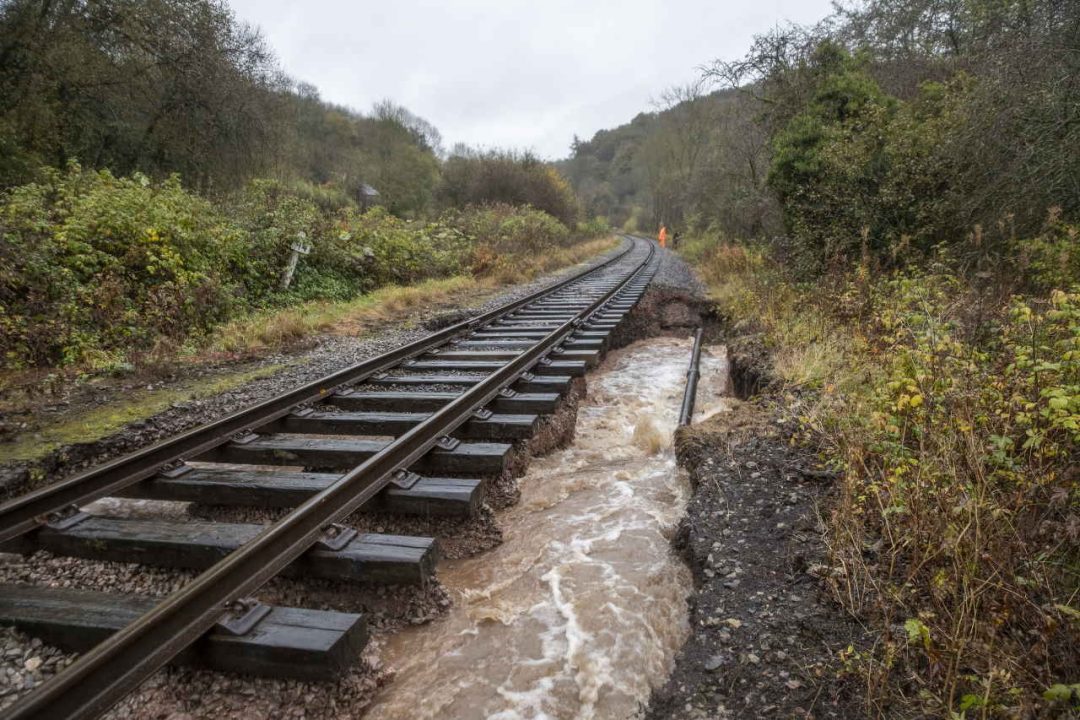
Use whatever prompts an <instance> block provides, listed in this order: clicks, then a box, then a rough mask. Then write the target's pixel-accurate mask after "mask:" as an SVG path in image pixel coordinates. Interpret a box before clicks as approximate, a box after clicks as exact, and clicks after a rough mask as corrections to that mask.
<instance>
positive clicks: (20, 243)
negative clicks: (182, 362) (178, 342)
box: [0, 164, 247, 367]
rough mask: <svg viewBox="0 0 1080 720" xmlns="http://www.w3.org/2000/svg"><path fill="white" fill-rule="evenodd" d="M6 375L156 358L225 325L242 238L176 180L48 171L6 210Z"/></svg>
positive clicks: (0, 300) (2, 322)
mask: <svg viewBox="0 0 1080 720" xmlns="http://www.w3.org/2000/svg"><path fill="white" fill-rule="evenodd" d="M0 235H2V236H3V237H2V241H0V259H2V263H0V346H2V347H3V348H4V358H3V362H4V365H6V366H8V367H13V366H14V367H18V366H22V365H50V364H63V363H72V362H77V361H85V360H88V359H89V360H93V359H95V358H96V359H97V360H100V361H102V362H106V363H107V362H109V356H110V354H111V353H114V352H115V351H118V350H121V349H126V348H139V349H148V348H149V347H150V346H152V345H153V343H154V342H155V340H156V339H157V338H158V337H161V336H164V337H177V336H182V335H184V334H187V333H190V332H193V331H199V330H205V329H207V328H209V327H210V326H211V325H213V324H214V323H215V322H218V321H220V320H221V319H223V318H224V317H226V316H227V315H228V314H229V313H230V311H231V310H232V308H233V306H234V305H235V303H236V301H237V293H238V292H239V291H240V288H239V287H238V285H237V282H236V277H235V275H234V270H235V269H236V268H238V267H241V266H242V265H243V264H244V262H245V256H246V250H247V246H246V243H245V240H244V237H243V235H242V233H240V232H239V231H238V230H237V229H236V228H235V227H234V226H233V225H232V224H231V223H230V222H228V221H227V220H226V219H225V218H224V217H223V216H222V215H221V213H220V212H218V211H217V210H216V209H215V208H214V206H213V205H211V204H210V203H208V202H207V201H205V200H202V199H200V198H198V197H195V196H193V195H191V194H189V193H187V192H186V191H184V189H183V188H182V187H181V186H180V182H179V180H178V179H177V178H176V177H172V178H170V179H168V180H166V181H164V182H161V183H152V182H151V181H150V180H148V179H147V178H145V177H143V176H141V175H137V174H136V175H133V176H131V177H129V178H115V177H113V176H112V175H110V174H109V173H108V172H107V171H101V172H96V173H94V172H82V170H81V169H80V168H79V166H78V165H75V164H72V165H71V166H69V167H68V168H67V170H65V171H60V170H43V171H42V179H41V181H40V182H36V183H32V184H30V185H25V186H22V187H18V188H15V189H13V190H11V191H10V192H9V193H8V194H7V195H6V196H5V197H4V201H3V204H2V207H0Z"/></svg>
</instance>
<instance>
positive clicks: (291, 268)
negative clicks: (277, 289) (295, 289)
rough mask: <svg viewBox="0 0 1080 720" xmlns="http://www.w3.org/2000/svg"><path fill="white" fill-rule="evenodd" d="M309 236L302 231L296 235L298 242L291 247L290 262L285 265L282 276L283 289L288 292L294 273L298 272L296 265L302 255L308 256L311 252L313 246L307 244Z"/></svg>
mask: <svg viewBox="0 0 1080 720" xmlns="http://www.w3.org/2000/svg"><path fill="white" fill-rule="evenodd" d="M306 240H307V234H306V233H305V232H304V231H303V230H301V231H300V232H298V233H297V234H296V241H295V242H293V244H292V245H290V246H289V250H290V251H291V252H290V253H289V262H287V263H286V264H285V272H283V273H282V274H281V289H282V290H288V289H289V285H290V284H291V283H292V279H293V273H295V272H296V263H298V262H299V261H300V256H301V255H307V254H308V253H310V252H311V245H309V244H308V243H307V242H306Z"/></svg>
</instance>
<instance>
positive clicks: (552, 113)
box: [232, 0, 830, 158]
mask: <svg viewBox="0 0 1080 720" xmlns="http://www.w3.org/2000/svg"><path fill="white" fill-rule="evenodd" d="M232 6H233V8H234V10H235V11H236V14H237V16H238V17H239V18H240V19H242V20H245V21H247V22H250V23H252V24H254V25H257V26H258V27H260V28H261V29H262V31H263V33H264V35H265V36H266V38H267V40H268V41H269V43H270V45H271V46H272V47H273V48H274V50H275V52H276V53H277V55H278V57H279V58H280V60H281V64H282V65H283V67H284V68H285V70H286V71H287V72H288V73H289V74H290V75H292V76H293V77H296V78H297V79H300V80H303V81H305V82H309V83H311V84H313V85H315V86H316V87H318V88H319V91H320V93H321V94H322V96H323V97H324V98H326V99H327V100H330V101H331V102H335V103H339V104H342V105H347V106H350V107H354V108H357V109H360V110H366V109H368V108H370V107H371V105H372V103H374V102H376V101H378V100H380V99H383V98H391V99H393V100H394V101H396V102H398V103H401V104H403V105H405V106H406V107H408V108H409V109H410V110H412V111H413V112H415V113H416V114H418V115H421V116H423V117H425V118H426V119H428V120H429V121H431V122H432V123H434V124H435V125H436V126H437V127H438V128H439V130H440V131H441V132H442V134H443V137H444V138H445V140H446V144H447V146H448V147H449V146H451V145H452V144H454V143H456V142H466V143H469V144H471V145H482V146H487V147H493V146H500V147H501V146H515V147H522V148H525V147H527V148H532V149H534V150H536V151H537V152H539V153H540V154H541V155H543V156H545V157H549V158H556V157H562V156H565V155H566V153H567V151H568V148H569V145H570V141H571V139H572V137H573V136H574V135H575V134H577V135H579V136H582V137H589V136H591V135H592V134H593V133H594V132H596V131H597V130H598V129H600V128H604V127H610V126H613V125H617V124H619V123H622V122H626V121H627V120H629V119H630V118H632V117H633V116H634V115H635V114H637V113H638V112H640V111H642V110H647V109H649V103H650V100H651V98H653V97H656V96H658V95H659V94H660V92H661V91H662V90H663V89H664V88H665V87H668V86H671V85H674V84H678V83H682V82H686V81H688V80H691V79H693V78H694V76H695V74H696V70H695V68H696V67H697V66H698V65H701V64H702V63H705V62H708V61H709V60H712V59H714V58H717V57H729V58H730V57H737V56H738V55H740V54H741V53H742V52H743V51H745V50H746V48H747V47H748V46H749V43H750V40H751V37H752V36H753V34H754V33H757V32H762V31H765V30H768V29H769V28H770V27H772V26H773V25H774V24H776V23H781V22H784V21H787V20H791V21H795V22H807V23H808V22H814V21H816V20H818V19H820V18H822V17H824V16H825V15H826V14H827V13H828V12H829V9H830V0H772V2H767V1H765V2H745V3H732V2H706V1H703V0H672V1H669V2H663V1H661V0H625V1H623V2H614V1H612V0H600V1H597V2H586V1H585V0H576V1H575V0H548V1H547V2H521V1H519V0H458V1H455V2H431V1H430V0H397V1H391V2H385V0H383V1H380V2H370V1H369V0H364V1H362V2H346V1H344V0H321V1H319V2H303V3H298V2H295V0H289V1H287V0H232Z"/></svg>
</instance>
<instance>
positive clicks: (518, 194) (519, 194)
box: [438, 150, 580, 227]
mask: <svg viewBox="0 0 1080 720" xmlns="http://www.w3.org/2000/svg"><path fill="white" fill-rule="evenodd" d="M438 197H439V199H440V201H441V202H442V204H443V206H444V207H451V208H462V207H466V206H469V205H490V204H503V205H517V206H522V205H530V206H532V207H534V208H536V209H537V210H542V211H544V212H545V213H547V214H548V215H551V216H552V217H554V218H555V219H557V220H558V221H559V222H561V223H563V224H564V225H566V226H567V227H574V223H575V222H577V219H578V216H579V215H580V209H579V207H578V201H577V198H576V197H575V195H574V192H573V190H572V189H571V188H570V185H569V184H568V183H567V182H566V180H565V179H563V177H562V176H561V175H560V174H559V173H558V171H556V170H555V169H554V168H553V167H551V166H550V165H548V164H547V163H545V162H543V161H541V160H540V159H538V158H536V157H534V156H532V155H530V154H529V153H524V154H519V153H514V152H507V151H488V152H478V151H471V150H461V151H459V152H457V153H455V154H454V155H452V156H451V157H450V158H448V159H447V161H446V163H445V164H444V166H443V171H442V180H441V182H440V185H439V188H438Z"/></svg>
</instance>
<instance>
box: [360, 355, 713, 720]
mask: <svg viewBox="0 0 1080 720" xmlns="http://www.w3.org/2000/svg"><path fill="white" fill-rule="evenodd" d="M690 348H691V342H690V340H689V339H673V338H655V339H651V340H643V341H640V342H638V343H635V344H634V345H631V346H630V347H627V348H624V349H622V350H618V351H615V352H613V353H610V354H609V355H608V356H607V358H606V359H605V361H604V364H603V365H602V366H601V367H600V368H599V369H598V370H597V371H594V372H593V373H591V374H590V375H589V378H588V384H589V396H588V398H587V399H586V400H585V401H584V402H583V403H582V406H581V409H580V412H579V415H578V421H577V440H576V441H575V442H574V445H573V446H572V447H570V448H568V449H566V450H563V451H559V452H556V453H553V454H551V455H549V456H547V457H544V458H540V459H537V460H535V461H534V462H533V464H532V465H531V467H530V469H529V472H528V474H527V475H526V476H525V477H524V478H522V480H521V502H520V503H519V504H518V505H516V506H514V507H513V508H510V509H509V510H507V511H506V512H504V513H502V514H500V522H501V524H502V525H503V527H504V528H505V542H504V543H503V544H502V545H501V546H499V547H498V548H496V549H494V550H492V551H491V552H488V553H485V554H483V555H482V556H480V557H476V558H471V559H468V560H463V561H456V562H446V563H443V564H442V565H440V571H439V576H440V579H441V580H442V582H443V584H444V585H445V586H446V587H447V589H448V590H449V591H450V592H451V594H452V595H453V597H454V600H455V604H454V607H453V608H452V609H451V611H450V613H449V615H448V616H447V617H445V618H442V619H440V620H438V621H436V622H434V623H431V624H429V625H426V626H421V627H417V628H411V629H409V630H408V631H405V632H402V633H399V634H397V635H395V636H393V637H392V638H390V639H389V641H388V643H387V645H386V646H385V647H384V648H383V653H382V654H383V658H384V661H385V662H386V663H387V664H388V666H389V667H390V668H392V669H393V670H394V672H395V677H394V681H393V682H392V683H391V684H390V685H389V686H388V687H387V688H386V690H385V691H384V692H382V693H381V694H380V695H379V696H378V697H377V698H376V702H375V704H374V705H373V706H372V707H371V709H370V710H369V712H368V714H367V715H366V717H367V718H380V719H381V718H434V717H439V718H499V719H502V720H511V719H517V718H522V719H524V718H629V717H633V716H635V715H636V714H637V713H638V711H639V710H640V709H641V707H642V705H643V704H644V703H645V702H646V701H647V699H648V697H649V693H650V691H651V690H652V688H653V687H655V686H657V685H659V684H661V683H662V682H663V680H664V679H665V677H666V676H667V674H668V672H669V671H670V669H671V665H672V663H673V661H674V656H675V653H676V651H677V650H678V648H679V646H680V645H681V643H682V642H683V639H684V638H685V636H686V634H687V631H688V628H687V613H686V602H685V600H686V597H687V594H688V593H689V591H690V589H691V578H690V573H689V571H688V570H687V569H686V567H685V566H684V565H683V564H682V562H681V561H680V560H679V559H678V558H677V557H676V556H675V555H674V554H673V552H672V550H671V544H670V539H671V536H672V534H673V533H674V531H675V529H676V527H677V525H678V521H679V518H680V517H681V516H682V514H683V510H684V508H685V506H686V502H687V498H688V496H689V487H688V484H687V482H686V480H685V478H684V477H683V476H682V475H681V473H679V472H677V470H676V467H675V457H674V453H673V451H672V447H671V437H672V433H673V432H674V429H675V424H676V422H677V416H678V410H679V403H680V400H681V398H682V392H683V387H684V382H685V373H686V364H687V362H688V360H689V355H690ZM701 362H702V380H701V384H700V386H699V390H698V406H697V408H698V412H697V415H698V416H699V417H701V416H705V415H708V414H711V413H714V412H717V411H720V410H722V409H723V407H724V402H725V401H724V395H725V392H726V390H727V387H726V384H727V377H728V372H727V365H726V356H725V353H724V351H723V349H722V348H719V347H717V348H706V349H705V350H704V352H703V353H702V360H701Z"/></svg>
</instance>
